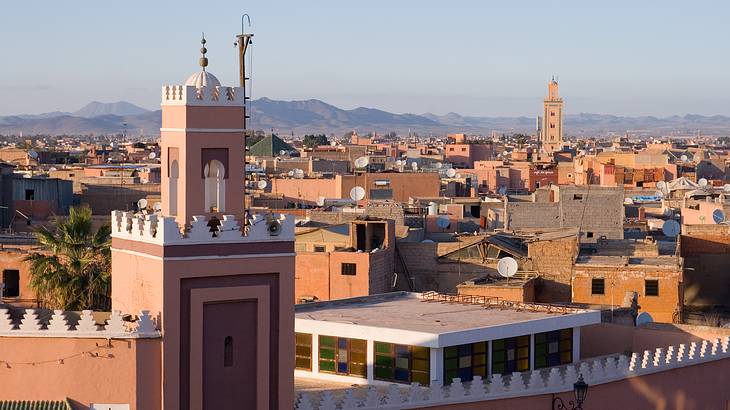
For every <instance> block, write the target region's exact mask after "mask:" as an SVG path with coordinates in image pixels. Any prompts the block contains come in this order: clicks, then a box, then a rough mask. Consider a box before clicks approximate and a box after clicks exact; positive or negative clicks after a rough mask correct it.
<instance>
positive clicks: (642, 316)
mask: <svg viewBox="0 0 730 410" xmlns="http://www.w3.org/2000/svg"><path fill="white" fill-rule="evenodd" d="M653 321H654V318H652V317H651V315H650V314H649V312H641V313H639V316H636V326H641V325H644V324H647V323H651V322H653Z"/></svg>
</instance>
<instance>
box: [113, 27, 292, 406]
mask: <svg viewBox="0 0 730 410" xmlns="http://www.w3.org/2000/svg"><path fill="white" fill-rule="evenodd" d="M201 51H202V53H203V56H202V57H201V58H200V63H201V64H200V65H201V66H202V68H201V71H199V72H196V73H194V74H193V75H191V76H190V78H188V80H187V81H186V82H185V84H184V85H168V86H164V87H163V88H162V129H161V130H160V132H161V136H162V138H161V146H162V156H161V165H162V209H161V210H160V211H155V210H143V211H142V212H139V213H133V212H121V211H114V212H113V213H112V308H113V309H114V310H119V311H121V312H122V313H135V312H139V311H140V310H150V311H151V313H152V315H153V316H156V317H157V325H158V327H159V328H160V330H161V331H162V337H163V339H162V349H161V359H162V386H161V387H160V388H161V390H162V397H163V403H161V404H160V405H159V406H156V405H155V404H154V403H150V405H149V408H150V409H155V408H158V409H161V408H164V409H185V410H193V409H228V408H241V409H243V408H245V409H291V408H292V407H293V405H294V404H293V391H294V386H293V378H292V369H293V368H294V362H293V360H294V352H293V349H294V257H295V253H294V220H293V218H292V217H285V216H283V215H273V214H267V215H258V214H257V215H245V213H244V209H243V189H244V162H243V161H244V158H243V154H244V135H243V120H244V95H243V89H242V88H241V87H224V86H221V84H220V82H219V81H218V79H217V78H216V77H215V76H214V75H213V74H211V73H209V72H208V71H207V65H208V60H207V58H206V57H205V52H206V50H205V40H203V48H202V50H201ZM214 218H215V219H214Z"/></svg>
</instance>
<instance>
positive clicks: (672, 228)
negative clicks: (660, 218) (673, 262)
mask: <svg viewBox="0 0 730 410" xmlns="http://www.w3.org/2000/svg"><path fill="white" fill-rule="evenodd" d="M681 229H682V227H681V226H680V225H679V222H677V221H675V220H673V219H670V220H668V221H666V222H664V224H663V225H662V232H664V235H665V236H668V237H670V238H674V237H676V236H677V235H679V232H680V230H681Z"/></svg>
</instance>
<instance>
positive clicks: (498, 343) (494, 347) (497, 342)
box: [492, 339, 504, 350]
mask: <svg viewBox="0 0 730 410" xmlns="http://www.w3.org/2000/svg"><path fill="white" fill-rule="evenodd" d="M498 349H504V339H499V340H495V341H493V342H492V350H498Z"/></svg>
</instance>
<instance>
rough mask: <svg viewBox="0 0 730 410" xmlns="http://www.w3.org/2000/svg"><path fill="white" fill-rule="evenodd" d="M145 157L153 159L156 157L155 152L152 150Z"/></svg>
mask: <svg viewBox="0 0 730 410" xmlns="http://www.w3.org/2000/svg"><path fill="white" fill-rule="evenodd" d="M147 158H149V159H155V158H157V154H156V153H154V152H150V155H148V156H147Z"/></svg>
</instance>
